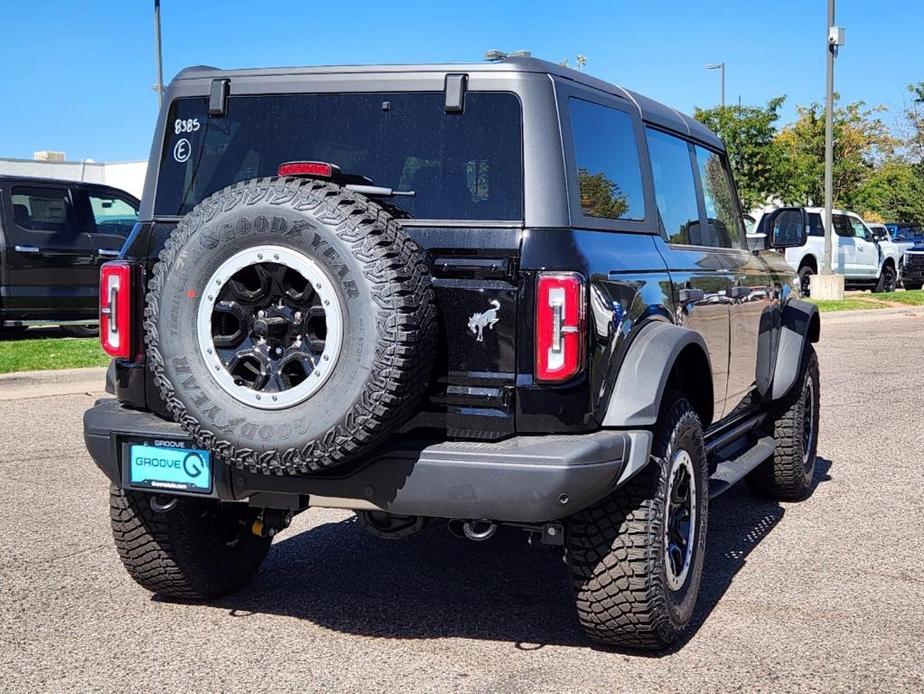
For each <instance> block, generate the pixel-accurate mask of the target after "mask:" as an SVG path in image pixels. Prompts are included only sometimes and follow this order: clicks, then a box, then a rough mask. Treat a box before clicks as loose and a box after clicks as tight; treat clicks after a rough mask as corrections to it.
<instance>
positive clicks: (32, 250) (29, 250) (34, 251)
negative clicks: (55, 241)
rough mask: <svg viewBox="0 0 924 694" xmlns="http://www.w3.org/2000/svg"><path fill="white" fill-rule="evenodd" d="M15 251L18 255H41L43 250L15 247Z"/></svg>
mask: <svg viewBox="0 0 924 694" xmlns="http://www.w3.org/2000/svg"><path fill="white" fill-rule="evenodd" d="M13 250H15V251H16V252H17V253H41V252H42V251H41V249H40V248H39V247H38V246H13Z"/></svg>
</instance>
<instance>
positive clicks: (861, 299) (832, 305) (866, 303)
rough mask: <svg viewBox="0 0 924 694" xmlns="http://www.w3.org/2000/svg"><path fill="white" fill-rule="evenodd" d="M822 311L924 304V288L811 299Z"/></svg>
mask: <svg viewBox="0 0 924 694" xmlns="http://www.w3.org/2000/svg"><path fill="white" fill-rule="evenodd" d="M809 301H811V302H812V303H813V304H815V305H816V306H817V307H818V310H819V311H821V312H822V313H827V312H829V311H858V310H865V309H877V308H893V305H894V304H908V305H909V306H924V289H916V290H914V291H908V292H884V293H882V294H859V295H852V296H847V297H846V298H844V300H843V301H828V300H824V301H816V300H814V299H809Z"/></svg>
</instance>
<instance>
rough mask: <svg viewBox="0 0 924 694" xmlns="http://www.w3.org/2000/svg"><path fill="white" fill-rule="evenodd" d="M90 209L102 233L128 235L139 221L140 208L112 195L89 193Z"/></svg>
mask: <svg viewBox="0 0 924 694" xmlns="http://www.w3.org/2000/svg"><path fill="white" fill-rule="evenodd" d="M87 197H88V198H89V200H90V210H91V211H92V212H93V219H94V221H95V222H96V231H97V233H100V234H117V235H118V236H128V235H129V234H130V233H131V231H132V227H134V226H135V222H137V221H138V208H137V207H136V206H135V204H134V203H132V202H129V201H128V200H124V199H123V198H119V197H116V196H111V195H98V194H94V193H88V194H87Z"/></svg>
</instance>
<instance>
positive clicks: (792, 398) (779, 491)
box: [746, 345, 821, 501]
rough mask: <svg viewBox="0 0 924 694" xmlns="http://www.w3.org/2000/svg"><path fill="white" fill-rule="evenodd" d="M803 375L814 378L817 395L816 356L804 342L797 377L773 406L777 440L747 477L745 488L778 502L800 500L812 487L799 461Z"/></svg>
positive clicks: (818, 395)
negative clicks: (772, 449)
mask: <svg viewBox="0 0 924 694" xmlns="http://www.w3.org/2000/svg"><path fill="white" fill-rule="evenodd" d="M806 374H812V377H813V378H814V380H815V397H816V398H820V396H821V390H820V383H819V370H818V355H817V354H816V353H815V349H814V348H813V347H812V345H806V348H805V353H804V354H803V357H802V366H801V369H800V371H799V380H798V381H797V382H796V384H795V385H794V386H793V387H792V388H791V389H790V391H789V393H787V394H786V396H785V397H784V398H783V399H782V400H781V402H780V403H779V404H778V405H777V406H776V408H775V410H774V412H775V415H776V416H775V418H774V420H773V437H774V438H775V439H776V441H777V447H776V450H774V452H773V456H772V457H771V458H769V459H768V460H767V461H766V462H764V463H762V464H761V465H759V466H758V467H757V468H755V469H754V470H753V471H752V472H751V473H750V474H749V475H748V476H747V478H746V479H747V484H748V487H749V488H750V489H751V491H753V492H754V493H755V494H757V495H759V496H764V497H767V498H771V499H778V500H780V501H800V500H802V499H804V498H806V497H807V496H808V495H809V494H810V493H811V490H812V482H811V480H810V479H809V480H808V482H806V479H805V468H804V466H803V463H802V454H803V442H802V426H803V419H804V416H805V413H804V401H803V397H802V391H803V388H804V385H805V378H806ZM815 427H816V429H815V436H816V440H817V436H818V418H817V416H816V419H815Z"/></svg>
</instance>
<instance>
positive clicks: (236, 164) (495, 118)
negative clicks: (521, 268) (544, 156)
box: [155, 92, 523, 220]
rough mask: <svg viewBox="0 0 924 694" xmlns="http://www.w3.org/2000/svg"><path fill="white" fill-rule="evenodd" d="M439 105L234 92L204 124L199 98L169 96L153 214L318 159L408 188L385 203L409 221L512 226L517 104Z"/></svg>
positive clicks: (410, 99)
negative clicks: (458, 109) (448, 108)
mask: <svg viewBox="0 0 924 694" xmlns="http://www.w3.org/2000/svg"><path fill="white" fill-rule="evenodd" d="M443 105H444V97H443V93H442V92H399V93H347V94H283V95H264V96H232V97H231V98H230V99H229V100H228V111H227V113H226V114H225V115H224V116H222V117H211V118H210V117H209V115H208V103H207V99H204V98H189V99H179V100H177V101H175V102H174V103H173V104H172V105H171V108H170V112H169V115H168V119H167V128H166V130H167V135H166V137H165V140H164V147H163V154H162V156H161V162H160V171H159V175H158V183H157V199H156V202H155V211H156V214H158V215H167V216H174V215H183V214H186V213H187V212H189V211H190V210H191V209H192V208H193V206H195V205H196V204H197V203H198V202H199V201H200V200H202V199H203V198H205V197H207V196H209V195H211V194H212V193H214V192H216V191H218V190H220V189H221V188H224V187H225V186H229V185H231V184H233V183H236V182H239V181H245V180H248V179H251V178H259V177H263V176H274V175H275V174H276V170H277V168H278V167H279V165H280V164H282V163H284V162H287V161H323V162H329V163H331V164H336V165H337V166H339V167H340V169H341V171H342V172H343V173H344V174H348V175H351V176H356V177H365V178H367V179H369V181H371V182H372V183H373V184H374V185H377V186H384V187H387V188H393V189H395V190H404V191H414V193H415V195H414V197H400V198H398V197H396V198H390V199H388V200H387V202H388V203H389V204H393V205H396V206H399V207H400V208H401V210H402V211H403V212H404V213H405V214H406V215H407V216H409V217H412V218H418V219H441V220H446V219H458V220H475V219H481V220H520V219H522V217H523V144H522V143H523V135H522V115H521V109H520V102H519V99H518V98H517V97H516V96H515V95H513V94H508V93H502V92H468V93H467V94H466V96H465V110H464V112H463V113H446V112H445V111H444V109H443Z"/></svg>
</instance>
